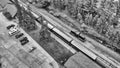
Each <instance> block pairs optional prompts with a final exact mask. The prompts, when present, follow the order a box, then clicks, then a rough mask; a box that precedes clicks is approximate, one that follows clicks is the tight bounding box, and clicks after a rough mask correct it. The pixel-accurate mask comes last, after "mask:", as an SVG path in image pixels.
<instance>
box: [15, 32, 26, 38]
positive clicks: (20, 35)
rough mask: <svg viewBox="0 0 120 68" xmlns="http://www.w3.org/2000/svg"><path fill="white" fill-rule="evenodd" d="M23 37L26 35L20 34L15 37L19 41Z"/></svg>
mask: <svg viewBox="0 0 120 68" xmlns="http://www.w3.org/2000/svg"><path fill="white" fill-rule="evenodd" d="M23 35H24V34H23V33H19V34H17V35H15V38H16V39H18V38H20V37H22V36H23Z"/></svg>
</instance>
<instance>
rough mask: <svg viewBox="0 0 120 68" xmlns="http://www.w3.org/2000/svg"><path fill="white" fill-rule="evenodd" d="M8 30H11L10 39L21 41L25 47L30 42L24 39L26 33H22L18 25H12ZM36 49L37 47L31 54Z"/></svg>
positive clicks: (31, 50)
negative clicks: (13, 37)
mask: <svg viewBox="0 0 120 68" xmlns="http://www.w3.org/2000/svg"><path fill="white" fill-rule="evenodd" d="M7 29H8V30H9V32H8V34H9V36H10V37H12V36H15V38H16V39H19V41H20V43H21V45H25V44H27V43H28V42H29V40H28V38H27V37H24V33H21V32H20V31H19V29H18V28H17V26H16V25H14V24H11V25H9V26H7ZM35 49H36V47H32V48H31V49H30V50H29V52H33V51H34V50H35Z"/></svg>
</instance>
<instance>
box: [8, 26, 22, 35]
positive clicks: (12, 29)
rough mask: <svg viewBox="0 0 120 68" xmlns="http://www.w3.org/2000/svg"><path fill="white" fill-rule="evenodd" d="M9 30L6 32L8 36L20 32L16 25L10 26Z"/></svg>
mask: <svg viewBox="0 0 120 68" xmlns="http://www.w3.org/2000/svg"><path fill="white" fill-rule="evenodd" d="M9 30H10V31H9V32H8V34H9V35H10V36H13V35H15V34H17V33H19V32H20V31H19V30H18V28H17V27H16V26H14V27H11V28H10V29H9Z"/></svg>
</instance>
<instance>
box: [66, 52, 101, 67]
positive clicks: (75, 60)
mask: <svg viewBox="0 0 120 68" xmlns="http://www.w3.org/2000/svg"><path fill="white" fill-rule="evenodd" d="M65 66H66V67H67V68H102V67H100V66H99V65H98V64H96V63H95V62H94V61H93V60H91V59H90V58H88V57H87V56H85V55H84V54H83V53H81V52H79V53H77V54H75V55H74V56H72V57H70V58H69V59H68V61H67V62H66V63H65Z"/></svg>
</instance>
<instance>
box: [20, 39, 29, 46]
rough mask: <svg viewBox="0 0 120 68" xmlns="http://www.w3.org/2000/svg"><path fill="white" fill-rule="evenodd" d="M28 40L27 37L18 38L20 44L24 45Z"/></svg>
mask: <svg viewBox="0 0 120 68" xmlns="http://www.w3.org/2000/svg"><path fill="white" fill-rule="evenodd" d="M28 42H29V40H28V38H27V37H24V38H22V39H21V40H20V43H21V45H25V44H27V43H28Z"/></svg>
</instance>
